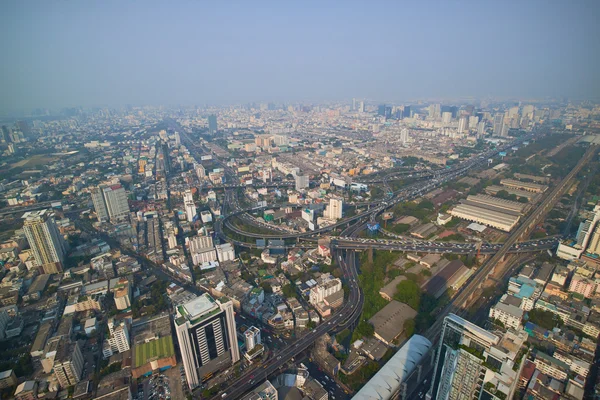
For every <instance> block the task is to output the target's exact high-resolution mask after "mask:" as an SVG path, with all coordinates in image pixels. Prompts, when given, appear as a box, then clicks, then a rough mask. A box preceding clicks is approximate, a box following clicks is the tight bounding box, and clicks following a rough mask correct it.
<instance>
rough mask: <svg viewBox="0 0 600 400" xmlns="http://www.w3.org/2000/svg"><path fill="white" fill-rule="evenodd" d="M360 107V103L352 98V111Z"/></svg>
mask: <svg viewBox="0 0 600 400" xmlns="http://www.w3.org/2000/svg"><path fill="white" fill-rule="evenodd" d="M357 108H358V104H357V102H356V99H355V98H352V111H356V110H357Z"/></svg>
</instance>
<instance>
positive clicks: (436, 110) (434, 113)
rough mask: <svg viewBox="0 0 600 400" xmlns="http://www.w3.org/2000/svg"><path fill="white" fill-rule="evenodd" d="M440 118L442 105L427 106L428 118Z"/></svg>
mask: <svg viewBox="0 0 600 400" xmlns="http://www.w3.org/2000/svg"><path fill="white" fill-rule="evenodd" d="M441 116H442V105H441V104H430V105H429V118H432V119H439V118H440V117H441Z"/></svg>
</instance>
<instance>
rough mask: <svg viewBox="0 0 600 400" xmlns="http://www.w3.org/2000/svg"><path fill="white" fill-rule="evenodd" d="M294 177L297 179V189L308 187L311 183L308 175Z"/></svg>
mask: <svg viewBox="0 0 600 400" xmlns="http://www.w3.org/2000/svg"><path fill="white" fill-rule="evenodd" d="M294 179H295V180H296V190H302V189H306V188H307V187H308V186H309V184H310V181H309V180H308V175H296V176H295V177H294Z"/></svg>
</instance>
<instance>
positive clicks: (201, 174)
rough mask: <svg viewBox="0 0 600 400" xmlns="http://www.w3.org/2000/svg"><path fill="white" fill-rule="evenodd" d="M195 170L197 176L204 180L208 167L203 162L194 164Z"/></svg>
mask: <svg viewBox="0 0 600 400" xmlns="http://www.w3.org/2000/svg"><path fill="white" fill-rule="evenodd" d="M194 170H195V171H196V176H197V177H198V179H200V180H202V179H204V178H205V177H206V169H205V168H204V166H203V165H202V164H196V165H194Z"/></svg>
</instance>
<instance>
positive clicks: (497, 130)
mask: <svg viewBox="0 0 600 400" xmlns="http://www.w3.org/2000/svg"><path fill="white" fill-rule="evenodd" d="M503 126H504V114H501V113H498V114H496V115H494V128H493V129H494V136H502V127H503Z"/></svg>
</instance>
